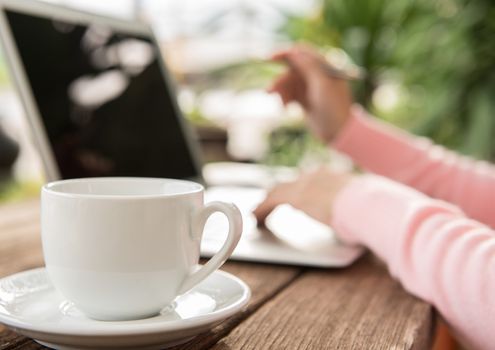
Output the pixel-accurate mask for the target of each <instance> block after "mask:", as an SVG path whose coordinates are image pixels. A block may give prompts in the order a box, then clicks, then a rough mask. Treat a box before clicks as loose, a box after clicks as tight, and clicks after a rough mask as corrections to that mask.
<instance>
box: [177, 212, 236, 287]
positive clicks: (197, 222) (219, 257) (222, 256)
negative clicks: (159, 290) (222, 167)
mask: <svg viewBox="0 0 495 350" xmlns="http://www.w3.org/2000/svg"><path fill="white" fill-rule="evenodd" d="M215 212H221V213H223V214H224V215H225V216H226V217H227V220H228V221H229V232H228V235H227V239H226V240H225V243H224V244H223V246H222V248H220V250H219V251H218V252H217V253H216V254H215V255H214V256H212V257H211V258H210V260H208V262H207V263H206V264H205V265H203V266H202V267H201V268H200V269H199V270H197V271H196V272H193V273H192V274H190V275H189V276H187V277H186V279H185V280H184V282H182V285H181V286H180V288H179V292H178V294H179V295H180V294H184V293H185V292H187V291H188V290H190V289H191V288H193V287H194V286H195V285H197V284H198V283H199V282H201V281H202V280H204V279H205V278H206V277H208V276H209V275H210V274H211V273H213V272H214V271H215V270H217V269H218V268H219V267H220V266H222V265H223V263H224V262H225V261H226V260H227V259H228V258H229V257H230V255H231V254H232V252H233V251H234V249H235V247H236V246H237V243H238V242H239V239H240V238H241V232H242V216H241V212H240V211H239V209H238V208H237V206H235V204H233V203H224V202H211V203H208V204H206V205H205V206H204V207H203V208H201V209H200V210H199V211H198V212H196V213H195V214H194V218H193V224H192V231H191V234H192V235H193V239H200V237H201V235H202V233H203V230H204V227H205V224H206V221H207V220H208V218H209V217H210V215H211V214H213V213H215Z"/></svg>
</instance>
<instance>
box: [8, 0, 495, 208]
mask: <svg viewBox="0 0 495 350" xmlns="http://www.w3.org/2000/svg"><path fill="white" fill-rule="evenodd" d="M50 2H54V3H60V4H62V5H66V6H70V7H75V8H80V9H83V10H85V11H91V12H95V13H100V14H105V15H110V16H117V17H123V18H135V19H138V20H141V21H146V22H148V23H149V24H150V25H151V26H152V27H153V28H154V30H155V33H156V35H157V38H158V40H159V42H160V46H161V48H162V53H163V55H164V57H165V59H166V62H167V63H168V65H169V68H170V69H171V70H172V72H173V74H174V75H175V78H176V82H177V89H178V99H179V104H180V106H181V108H182V109H183V111H184V114H185V115H186V116H187V118H188V119H189V120H190V121H191V123H192V124H193V125H194V128H195V129H196V132H197V135H198V137H199V140H200V142H201V144H202V146H203V151H204V157H205V160H206V161H208V162H214V161H242V162H248V163H262V164H268V165H282V166H290V167H293V166H302V167H304V166H308V165H311V164H314V163H319V162H322V161H324V162H327V161H330V162H331V161H332V159H333V157H335V155H333V154H332V153H331V152H330V151H329V150H327V149H326V148H325V147H323V146H322V145H320V144H319V143H318V142H317V141H316V140H314V139H313V138H312V137H311V136H310V135H309V134H308V132H307V131H306V129H305V127H304V123H303V114H302V111H301V109H300V108H299V107H298V106H297V105H291V106H289V107H288V108H284V107H283V106H282V104H281V101H280V100H279V99H278V97H277V96H274V95H270V94H267V93H266V92H265V88H266V87H267V86H268V85H269V83H270V81H271V80H272V79H273V78H274V77H275V76H277V75H278V74H280V73H281V72H282V71H283V70H284V67H282V66H280V65H279V64H276V63H270V62H267V61H266V60H265V59H266V58H267V57H269V55H270V54H271V53H272V52H273V51H275V50H278V49H281V48H284V47H288V46H290V45H291V44H292V43H294V42H306V43H310V44H312V45H314V46H316V47H318V48H319V49H321V51H322V52H323V53H324V52H327V51H328V50H330V49H332V48H342V49H343V50H344V51H345V52H347V53H348V54H349V55H350V57H351V58H352V60H353V61H354V62H355V63H356V64H358V65H360V66H362V67H363V68H364V69H365V70H366V71H367V75H366V77H365V79H364V80H362V81H358V82H355V83H353V86H352V88H353V90H354V96H355V99H356V101H357V102H359V103H361V104H362V105H363V106H365V108H367V109H368V110H370V111H371V112H372V113H373V114H375V115H376V116H377V117H379V118H382V119H385V120H388V121H390V122H392V123H393V124H396V125H398V126H400V127H403V128H406V129H408V130H410V131H412V132H414V133H416V134H419V135H425V136H428V137H430V138H432V139H433V140H435V141H436V142H438V143H440V144H443V145H445V146H447V147H449V148H452V149H455V150H458V151H460V152H462V153H464V154H468V155H471V156H473V157H475V158H478V159H486V160H495V137H494V135H495V6H494V4H493V0H470V1H468V0H434V1H432V0H395V1H385V0H366V1H365V0H202V1H194V0H182V1H175V0H108V1H99V0H58V1H50ZM42 182H43V173H42V168H41V163H40V160H39V157H38V154H37V152H36V147H35V146H34V145H33V144H32V143H31V141H30V135H29V134H28V132H27V126H26V121H25V118H24V116H23V110H22V106H21V104H20V102H19V100H18V97H17V95H16V93H15V90H14V88H13V86H12V83H11V81H10V78H9V74H8V71H7V67H6V66H5V62H4V59H3V54H1V53H0V202H5V201H13V200H19V199H21V198H26V197H29V196H35V195H37V194H38V191H39V186H40V184H41V183H42Z"/></svg>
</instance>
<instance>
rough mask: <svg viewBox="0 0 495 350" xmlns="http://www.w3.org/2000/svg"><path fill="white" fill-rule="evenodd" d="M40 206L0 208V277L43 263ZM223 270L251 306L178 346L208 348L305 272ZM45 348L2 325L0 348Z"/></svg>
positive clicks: (236, 265) (260, 267) (259, 267)
mask: <svg viewBox="0 0 495 350" xmlns="http://www.w3.org/2000/svg"><path fill="white" fill-rule="evenodd" d="M36 208H37V206H34V205H33V204H32V203H30V204H29V205H28V206H27V211H28V214H26V215H22V206H15V207H14V208H8V207H7V208H5V207H4V208H0V217H1V219H0V226H1V227H2V230H1V231H0V277H3V276H6V275H9V274H12V273H15V272H19V271H22V270H26V269H30V268H34V267H37V266H42V265H43V256H42V250H41V239H40V232H39V219H38V216H39V211H38V212H36V210H39V209H36ZM5 213H7V214H5ZM2 225H3V226H2ZM222 269H223V270H226V271H228V272H230V273H232V274H234V275H236V276H238V277H239V278H241V279H242V280H244V281H245V282H246V283H247V284H248V285H249V286H250V288H251V290H252V293H253V294H252V298H251V301H250V303H249V305H248V306H247V308H246V309H245V310H244V311H243V312H242V313H239V314H238V315H236V316H235V317H233V318H231V319H229V320H227V321H226V322H224V323H222V324H221V325H219V326H217V327H216V328H215V329H213V330H211V331H210V332H208V333H205V334H203V335H201V336H199V337H197V338H195V339H194V340H192V341H191V342H190V343H188V344H187V345H186V346H183V347H178V348H184V349H204V348H207V347H209V346H211V345H212V344H215V343H216V342H217V341H218V340H219V339H220V338H222V337H223V336H224V335H225V334H228V333H229V332H230V331H231V330H232V328H234V327H235V326H236V325H237V324H239V323H240V322H241V321H242V319H244V318H245V317H247V316H248V315H250V314H251V313H252V312H254V310H256V309H258V308H259V307H260V305H262V304H263V303H264V302H266V301H267V300H269V299H270V298H271V297H272V296H273V295H275V294H276V293H278V292H279V291H280V290H282V289H283V288H284V287H285V286H287V285H288V284H290V283H291V282H292V281H293V280H294V279H295V278H297V276H298V275H299V274H300V273H301V271H302V270H301V269H300V268H296V267H289V266H271V265H266V264H250V263H241V262H228V263H227V264H225V266H224V267H223V268H222ZM41 348H43V347H42V346H41V345H39V344H37V343H35V342H34V341H32V340H30V339H27V338H25V337H23V336H20V335H17V334H16V333H14V332H12V331H10V330H9V329H6V328H5V327H3V326H1V325H0V350H7V349H9V350H12V349H41Z"/></svg>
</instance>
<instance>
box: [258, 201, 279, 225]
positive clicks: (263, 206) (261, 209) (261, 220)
mask: <svg viewBox="0 0 495 350" xmlns="http://www.w3.org/2000/svg"><path fill="white" fill-rule="evenodd" d="M276 206H277V205H276V204H275V202H274V201H272V200H271V199H269V198H266V199H265V200H264V201H263V202H261V203H260V204H259V205H258V207H256V209H254V210H253V214H254V216H255V217H256V220H257V221H258V225H260V226H262V225H264V224H265V220H266V218H267V217H268V215H270V213H271V212H272V211H273V209H275V207H276Z"/></svg>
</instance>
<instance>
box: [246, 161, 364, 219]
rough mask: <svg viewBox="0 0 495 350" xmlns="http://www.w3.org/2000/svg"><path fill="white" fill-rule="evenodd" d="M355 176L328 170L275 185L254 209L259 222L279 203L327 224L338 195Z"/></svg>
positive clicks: (324, 169)
mask: <svg viewBox="0 0 495 350" xmlns="http://www.w3.org/2000/svg"><path fill="white" fill-rule="evenodd" d="M354 176H356V175H353V174H351V173H344V172H338V173H337V172H335V171H330V170H328V169H327V168H320V169H319V170H317V171H315V172H312V173H307V174H303V175H301V176H300V177H299V179H297V180H296V181H294V182H288V183H283V184H280V185H277V186H275V187H274V188H273V189H272V190H271V191H270V192H269V193H268V195H267V197H266V198H265V200H264V201H263V202H262V203H261V204H260V205H259V206H258V207H257V208H256V209H255V210H254V215H255V216H256V218H257V219H258V222H259V223H263V222H264V221H265V218H266V217H267V216H268V215H269V214H270V213H271V212H272V210H273V209H275V207H276V206H278V205H280V204H290V205H292V206H293V207H294V208H296V209H299V210H302V211H303V212H305V213H306V214H307V215H309V216H311V217H312V218H314V219H316V220H318V221H320V222H322V223H324V224H327V225H330V223H331V221H332V207H333V203H334V201H335V199H336V197H337V194H338V193H339V192H340V190H341V189H342V188H344V186H345V185H346V184H347V183H348V182H349V181H350V180H351V179H352V178H353V177H354Z"/></svg>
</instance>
